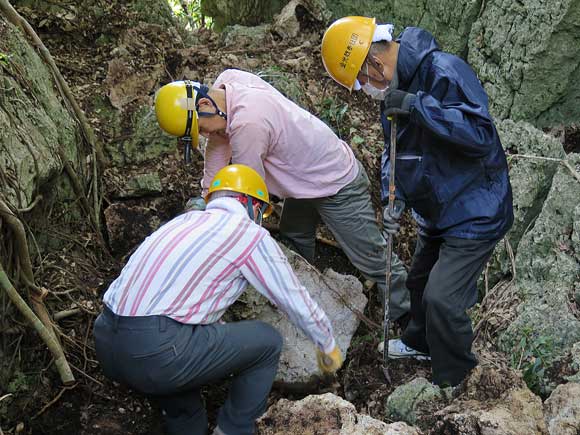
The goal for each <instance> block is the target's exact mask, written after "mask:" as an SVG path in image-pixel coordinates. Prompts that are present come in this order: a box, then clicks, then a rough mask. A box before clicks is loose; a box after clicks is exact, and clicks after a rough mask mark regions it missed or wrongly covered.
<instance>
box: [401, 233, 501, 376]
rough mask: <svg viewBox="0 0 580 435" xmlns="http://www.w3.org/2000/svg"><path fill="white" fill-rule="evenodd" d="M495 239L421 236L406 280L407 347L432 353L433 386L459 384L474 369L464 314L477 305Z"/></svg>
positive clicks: (468, 319)
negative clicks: (408, 310) (408, 308)
mask: <svg viewBox="0 0 580 435" xmlns="http://www.w3.org/2000/svg"><path fill="white" fill-rule="evenodd" d="M497 242H498V240H468V239H458V238H455V237H439V238H428V237H424V236H419V237H418V239H417V247H416V248H415V254H414V256H413V263H412V265H411V270H410V271H409V276H408V278H407V287H408V288H409V291H410V292H411V320H410V322H409V325H408V326H407V328H406V329H405V332H404V333H403V336H402V340H403V343H405V344H406V345H407V346H410V347H412V348H414V349H417V350H419V351H421V352H425V353H429V354H430V355H431V367H432V371H433V382H434V383H436V384H437V385H457V384H458V383H460V382H461V381H462V380H463V378H464V377H465V375H466V374H467V373H468V372H469V371H470V370H471V369H472V368H474V367H475V366H476V365H477V359H476V358H475V355H474V354H473V353H472V352H471V344H472V342H473V330H472V328H471V320H470V318H469V316H468V315H467V313H466V310H467V309H468V308H469V307H471V306H473V305H474V304H475V303H476V302H477V279H478V278H479V275H480V274H481V271H482V270H483V267H484V266H485V263H487V260H489V257H490V256H491V253H492V252H493V249H494V248H495V245H496V244H497Z"/></svg>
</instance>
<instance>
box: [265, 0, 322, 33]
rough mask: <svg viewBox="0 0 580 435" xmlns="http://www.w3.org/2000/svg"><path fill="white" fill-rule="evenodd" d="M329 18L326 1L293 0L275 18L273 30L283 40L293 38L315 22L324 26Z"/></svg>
mask: <svg viewBox="0 0 580 435" xmlns="http://www.w3.org/2000/svg"><path fill="white" fill-rule="evenodd" d="M329 18H330V12H329V11H328V9H326V4H325V2H324V0H292V1H290V3H288V4H287V5H286V6H284V8H283V9H282V11H281V12H280V13H279V14H278V15H276V17H274V24H273V29H274V31H275V32H276V33H277V34H278V35H280V36H281V37H283V38H293V37H296V36H298V34H299V33H300V31H301V30H304V28H306V27H307V26H308V25H310V24H311V23H312V22H313V21H314V22H317V23H320V24H324V23H326V21H327V20H328V19H329Z"/></svg>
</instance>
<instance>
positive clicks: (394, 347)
mask: <svg viewBox="0 0 580 435" xmlns="http://www.w3.org/2000/svg"><path fill="white" fill-rule="evenodd" d="M383 348H384V344H383V342H382V341H381V342H380V343H379V346H378V347H377V350H378V351H379V353H383ZM400 358H414V359H416V360H419V361H430V360H431V357H430V356H429V355H427V354H426V353H423V352H419V351H418V350H415V349H413V348H412V347H409V346H407V345H405V343H403V342H402V341H401V339H399V338H397V339H394V340H389V359H400Z"/></svg>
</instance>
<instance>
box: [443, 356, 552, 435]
mask: <svg viewBox="0 0 580 435" xmlns="http://www.w3.org/2000/svg"><path fill="white" fill-rule="evenodd" d="M458 393H459V397H458V398H456V399H455V400H454V401H453V402H452V403H451V405H449V406H447V407H445V408H443V409H442V410H440V411H438V412H436V413H435V417H436V418H437V419H438V421H437V423H436V425H435V428H434V430H433V433H437V434H448V433H454V434H455V433H457V434H462V435H483V434H485V435H520V434H526V435H533V434H538V435H539V434H545V433H546V425H545V423H544V413H543V410H542V401H541V400H540V398H539V397H537V396H536V395H534V394H533V393H532V392H531V391H530V390H529V389H528V388H527V386H526V384H525V383H524V382H523V380H522V379H521V378H520V377H519V376H518V375H517V373H515V372H513V371H506V370H497V369H494V368H490V367H481V366H478V367H476V368H475V369H474V370H473V372H472V373H471V374H470V375H469V376H468V377H467V379H466V380H465V381H464V383H463V384H462V385H461V387H460V389H459V390H458Z"/></svg>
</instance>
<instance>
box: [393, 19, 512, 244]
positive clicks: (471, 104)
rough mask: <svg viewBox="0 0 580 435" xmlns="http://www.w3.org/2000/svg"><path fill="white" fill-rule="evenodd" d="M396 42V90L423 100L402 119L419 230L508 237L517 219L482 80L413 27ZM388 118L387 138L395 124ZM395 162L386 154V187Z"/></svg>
mask: <svg viewBox="0 0 580 435" xmlns="http://www.w3.org/2000/svg"><path fill="white" fill-rule="evenodd" d="M397 42H399V44H400V48H399V55H398V62H397V72H398V75H397V79H398V83H397V85H398V86H397V89H400V90H403V91H406V92H410V93H412V94H414V95H416V97H415V98H414V109H413V111H412V113H411V115H410V116H409V117H401V119H399V126H398V137H399V140H398V144H397V153H398V154H399V157H398V158H397V175H398V176H397V180H398V188H399V190H400V192H401V194H402V196H404V197H405V198H404V199H405V200H406V203H407V205H408V206H410V207H412V208H413V209H414V210H415V211H416V212H417V215H416V218H417V221H418V223H419V226H420V229H421V230H422V231H424V232H425V233H427V234H429V235H433V236H439V235H450V236H455V237H465V238H474V239H491V238H497V237H501V236H503V235H504V234H505V232H506V231H507V230H508V229H509V228H510V226H511V223H512V220H513V216H512V210H511V188H510V183H509V178H508V168H507V162H506V159H505V153H504V151H503V148H502V146H501V142H500V140H499V137H498V135H497V131H496V129H495V126H494V124H493V120H492V118H491V116H490V114H489V111H488V98H487V95H486V94H485V91H484V89H483V87H482V86H481V84H480V82H479V80H478V78H477V76H476V75H475V73H474V71H473V70H472V69H471V67H470V66H469V65H468V64H467V63H466V62H465V61H463V60H462V59H460V58H459V57H457V56H455V55H453V54H450V53H446V52H443V51H441V50H440V49H439V46H438V45H437V43H436V41H435V39H434V37H433V35H431V34H430V33H429V32H427V31H425V30H423V29H420V28H416V27H410V28H407V29H405V31H404V32H403V33H402V34H401V36H399V38H398V39H397ZM467 114H469V116H467ZM382 118H383V119H382V121H383V127H384V128H385V139H386V140H388V138H389V135H390V123H389V122H387V120H386V118H385V116H384V115H382ZM387 143H388V142H387ZM409 156H416V157H417V158H420V159H421V160H417V159H411V158H410V157H409ZM388 158H389V156H388V149H386V150H385V152H384V153H383V173H382V180H383V186H386V185H387V184H388V168H389V166H388ZM418 174H421V177H419V176H418ZM425 174H427V175H425ZM383 196H384V199H386V189H383Z"/></svg>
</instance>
